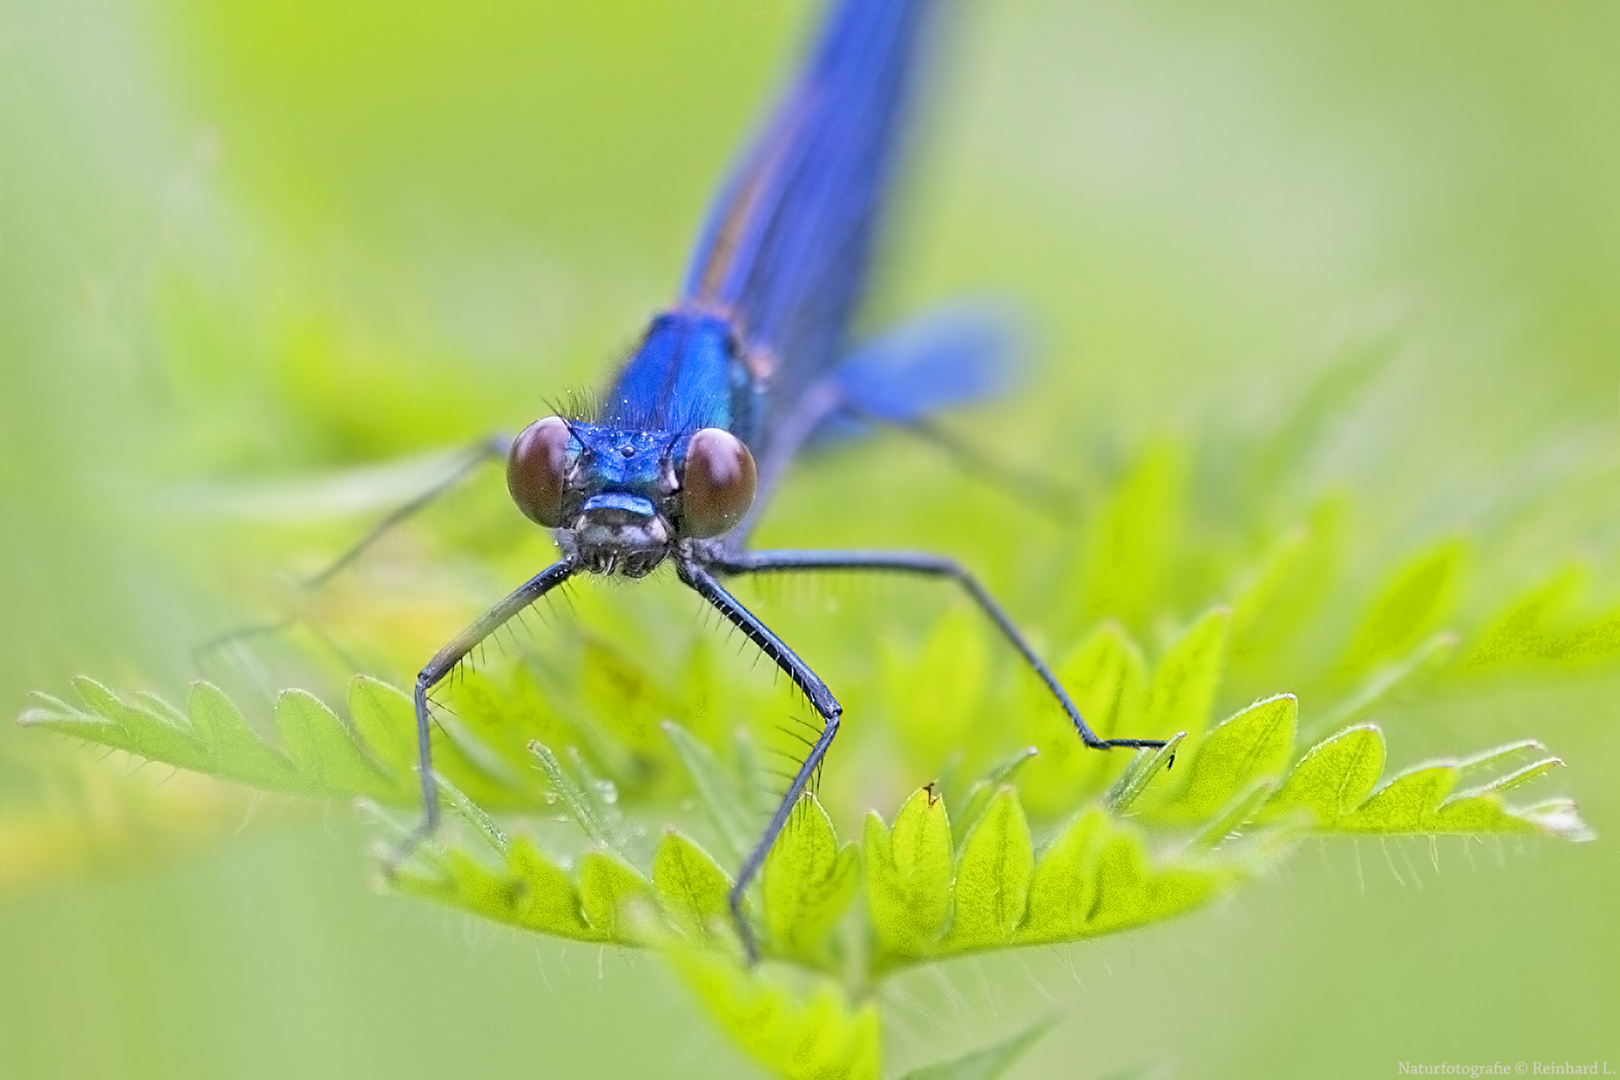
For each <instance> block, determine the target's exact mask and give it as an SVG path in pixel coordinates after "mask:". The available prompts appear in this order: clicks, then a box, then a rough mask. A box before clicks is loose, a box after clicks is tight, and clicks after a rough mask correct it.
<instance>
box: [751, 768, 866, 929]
mask: <svg viewBox="0 0 1620 1080" xmlns="http://www.w3.org/2000/svg"><path fill="white" fill-rule="evenodd" d="M858 869H859V864H858V861H857V859H856V852H855V845H853V844H846V845H843V846H840V845H839V843H838V834H837V833H836V832H834V831H833V825H832V819H831V818H829V817H828V816H827V811H826V810H824V809H822V806H821V803H820V802H818V801H817V800H816V797H815V795H813V794H811V793H809V792H806V793H805V795H804V796H803V797H802V798H801V799H800V800H799V804H798V806H796V807H795V808H794V810H793V816H792V817H791V818H789V820H788V824H787V827H786V828H785V829H783V831H782V834H781V835H780V836H778V837H777V838H776V843H775V844H774V845H772V847H771V851H770V854H769V855H768V856H767V857H766V859H765V870H764V897H765V928H766V934H767V939H768V940H769V942H770V944H771V946H772V947H773V950H775V951H780V952H782V953H786V954H788V955H792V956H798V957H803V958H805V959H810V960H814V959H815V958H816V957H817V956H819V955H820V953H821V952H822V949H823V946H824V944H825V939H826V936H827V933H828V931H830V930H831V929H832V927H833V924H834V923H835V922H836V921H837V920H838V917H839V916H840V915H842V914H843V913H844V909H845V908H847V907H848V906H849V902H850V900H851V899H852V898H853V897H854V895H855V886H856V884H857V883H858V881H859V873H858Z"/></svg>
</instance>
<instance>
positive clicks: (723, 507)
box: [681, 428, 758, 536]
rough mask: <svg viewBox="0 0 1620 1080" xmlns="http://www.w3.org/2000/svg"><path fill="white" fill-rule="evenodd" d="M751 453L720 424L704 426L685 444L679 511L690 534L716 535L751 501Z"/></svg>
mask: <svg viewBox="0 0 1620 1080" xmlns="http://www.w3.org/2000/svg"><path fill="white" fill-rule="evenodd" d="M757 479H758V478H757V476H756V475H755V472H754V455H753V454H750V453H749V452H748V447H746V446H744V445H743V444H742V440H741V439H739V438H737V436H735V435H733V434H732V433H731V432H729V431H724V430H722V429H720V428H704V429H703V430H701V431H699V432H698V433H697V434H696V435H693V436H692V441H691V442H689V443H687V444H686V473H685V475H684V476H683V477H682V479H681V513H682V516H683V517H684V519H685V522H686V532H687V535H689V536H719V535H720V534H721V533H723V532H725V531H726V530H727V529H730V528H731V527H732V526H734V525H736V524H737V522H739V521H741V520H742V519H743V517H744V516H745V515H746V514H747V513H748V508H749V507H750V506H752V505H753V503H754V484H755V482H756V480H757Z"/></svg>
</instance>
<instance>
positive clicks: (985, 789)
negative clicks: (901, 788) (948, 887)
mask: <svg viewBox="0 0 1620 1080" xmlns="http://www.w3.org/2000/svg"><path fill="white" fill-rule="evenodd" d="M1077 741H1078V740H1077ZM1037 753H1038V751H1037V750H1036V749H1035V747H1033V746H1026V747H1024V748H1023V749H1022V750H1020V751H1018V753H1017V754H1015V755H1013V756H1012V757H1010V758H1008V759H1007V760H1006V761H1003V762H1001V763H1000V764H999V765H996V766H995V767H994V768H992V769H991V770H990V771H989V772H987V773H985V774H984V776H982V777H980V778H979V779H978V780H975V781H974V782H973V784H972V786H970V787H969V788H968V791H967V796H966V797H965V798H964V799H963V800H962V805H961V809H960V810H958V811H957V812H956V813H954V814H952V815H951V836H952V838H953V839H956V840H960V839H961V838H962V837H964V836H966V835H967V834H968V833H970V832H972V831H973V827H974V826H975V825H977V824H978V823H979V819H980V818H981V817H983V816H984V812H985V811H986V810H988V809H989V808H990V803H991V800H993V799H994V798H995V797H996V793H997V792H999V791H1000V790H1001V788H1002V785H1004V784H1006V783H1008V782H1009V781H1011V780H1012V778H1013V777H1014V776H1015V775H1018V776H1020V777H1021V776H1022V773H1023V771H1024V767H1025V766H1026V765H1027V764H1029V762H1030V761H1031V760H1032V759H1034V758H1035V756H1036V754H1037ZM1093 753H1095V751H1093ZM1020 796H1021V797H1022V789H1021V788H1020ZM1071 798H1072V795H1071ZM946 801H947V803H949V800H946Z"/></svg>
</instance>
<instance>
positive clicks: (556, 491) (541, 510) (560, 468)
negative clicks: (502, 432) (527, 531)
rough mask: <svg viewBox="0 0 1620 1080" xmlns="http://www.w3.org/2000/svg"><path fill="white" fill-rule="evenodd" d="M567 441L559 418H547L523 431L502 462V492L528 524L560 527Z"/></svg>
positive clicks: (566, 479) (565, 476)
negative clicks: (504, 478) (503, 462)
mask: <svg viewBox="0 0 1620 1080" xmlns="http://www.w3.org/2000/svg"><path fill="white" fill-rule="evenodd" d="M571 438H572V436H571V435H570V434H569V432H568V425H567V424H566V423H564V422H563V419H562V417H560V416H548V417H546V418H545V419H543V420H536V421H535V422H534V423H532V424H530V425H529V426H528V427H526V428H524V429H523V432H522V434H520V435H519V436H518V437H517V438H516V439H515V440H514V441H513V443H512V451H511V454H510V455H509V456H508V457H507V459H506V490H508V491H510V492H511V493H512V501H513V502H515V503H517V506H518V509H519V510H521V511H523V514H524V516H525V517H527V518H528V519H529V520H530V521H534V522H537V523H539V524H541V525H544V526H545V527H546V528H548V529H555V528H556V527H557V526H558V525H560V524H562V512H563V509H562V501H563V489H564V488H565V487H566V486H567V484H568V443H569V440H570V439H571Z"/></svg>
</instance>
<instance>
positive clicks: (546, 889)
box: [506, 836, 602, 941]
mask: <svg viewBox="0 0 1620 1080" xmlns="http://www.w3.org/2000/svg"><path fill="white" fill-rule="evenodd" d="M506 865H507V868H508V869H509V870H510V871H511V872H512V875H513V876H514V877H515V878H517V880H519V881H520V882H522V883H523V886H524V889H525V891H526V900H525V901H524V903H523V905H522V906H521V908H520V909H519V911H518V920H517V921H518V924H519V925H520V926H524V927H527V928H528V929H530V930H536V931H539V932H540V933H542V934H556V935H558V936H559V937H571V938H578V939H580V940H582V941H599V940H601V939H602V935H601V934H600V933H598V932H597V931H596V930H595V929H594V928H593V927H591V926H590V925H589V924H588V923H586V921H585V913H584V908H583V906H582V905H581V902H580V897H579V890H578V889H577V888H575V886H574V879H573V878H571V877H569V876H568V872H567V871H566V870H564V869H562V868H561V867H560V866H558V865H557V864H556V863H554V862H552V861H551V860H550V859H548V858H546V857H545V855H543V854H542V853H541V852H540V849H539V848H537V847H535V846H534V843H533V841H531V840H530V839H529V838H528V837H526V836H518V837H514V838H513V840H512V843H511V844H510V845H509V846H508V848H507V851H506Z"/></svg>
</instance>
